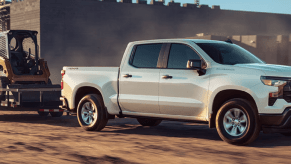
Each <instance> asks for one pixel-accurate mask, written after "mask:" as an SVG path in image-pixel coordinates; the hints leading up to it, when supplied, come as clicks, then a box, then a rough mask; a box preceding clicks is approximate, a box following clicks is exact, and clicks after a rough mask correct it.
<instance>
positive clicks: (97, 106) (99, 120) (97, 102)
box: [77, 94, 108, 131]
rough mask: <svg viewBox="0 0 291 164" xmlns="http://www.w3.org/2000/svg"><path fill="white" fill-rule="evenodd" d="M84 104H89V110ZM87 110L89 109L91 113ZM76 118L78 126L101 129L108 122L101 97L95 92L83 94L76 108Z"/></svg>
mask: <svg viewBox="0 0 291 164" xmlns="http://www.w3.org/2000/svg"><path fill="white" fill-rule="evenodd" d="M86 105H88V106H91V107H90V109H91V110H89V109H88V107H87V106H86ZM92 107H93V108H92ZM82 110H83V113H82ZM89 111H91V113H90V112H89ZM86 113H87V114H86ZM82 116H83V117H82ZM86 116H87V117H86ZM89 117H90V118H91V120H92V122H90V119H89ZM77 118H78V121H79V124H80V126H81V127H83V128H84V129H85V130H87V131H93V130H96V131H100V130H102V129H103V128H104V127H105V126H106V124H107V122H108V118H106V110H105V107H104V104H103V100H102V97H101V96H99V95H96V94H89V95H86V96H84V97H83V98H82V99H81V100H80V102H79V105H78V108H77Z"/></svg>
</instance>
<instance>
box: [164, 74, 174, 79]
mask: <svg viewBox="0 0 291 164" xmlns="http://www.w3.org/2000/svg"><path fill="white" fill-rule="evenodd" d="M162 78H163V79H171V78H173V76H170V75H163V76H162Z"/></svg>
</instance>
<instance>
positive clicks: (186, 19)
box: [11, 0, 291, 83]
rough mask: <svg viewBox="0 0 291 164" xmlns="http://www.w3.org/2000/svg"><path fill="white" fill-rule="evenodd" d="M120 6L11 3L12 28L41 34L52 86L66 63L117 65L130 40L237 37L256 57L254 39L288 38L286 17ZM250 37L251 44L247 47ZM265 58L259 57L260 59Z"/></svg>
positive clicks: (82, 0)
mask: <svg viewBox="0 0 291 164" xmlns="http://www.w3.org/2000/svg"><path fill="white" fill-rule="evenodd" d="M108 1H110V2H108ZM125 2H129V1H125V0H124V2H123V3H120V2H118V3H117V2H115V1H114V2H112V1H111V0H106V1H97V0H24V1H23V2H14V3H12V5H11V8H14V9H13V10H12V11H11V16H12V18H11V27H12V29H15V28H21V29H23V28H24V29H35V30H37V29H38V31H40V47H41V57H43V58H45V59H46V60H47V61H48V65H49V68H50V71H51V74H52V77H51V79H52V81H53V82H54V83H60V79H61V75H60V71H61V69H62V67H63V66H65V65H66V66H119V64H120V61H121V58H122V56H123V52H124V50H125V48H126V45H127V44H128V42H130V41H135V40H145V39H162V38H165V39H166V38H185V37H189V36H195V34H197V33H212V34H219V35H220V36H232V35H240V40H241V41H240V42H241V43H240V44H241V45H242V46H245V47H247V48H249V49H248V50H250V51H251V52H253V53H255V54H256V50H257V48H256V46H259V45H257V40H260V38H258V37H256V36H255V35H270V36H277V35H289V34H291V15H284V14H270V13H255V12H242V11H228V10H220V9H219V7H213V8H212V9H211V8H209V7H207V6H203V7H202V6H200V8H199V7H197V5H196V4H186V5H183V6H185V7H180V6H178V5H174V6H175V7H172V6H165V5H160V4H159V5H150V4H147V3H146V4H141V3H142V1H141V0H137V2H138V3H136V4H134V3H125ZM153 4H154V3H153ZM33 12H34V14H32V13H33ZM13 15H14V18H13ZM22 17H23V19H24V20H21V19H22ZM13 19H15V20H13ZM17 19H18V21H17ZM33 20H39V22H38V23H37V22H36V21H35V22H33ZM19 21H20V22H19ZM253 37H254V38H253ZM252 39H255V40H256V41H255V42H253V43H250V41H251V40H252ZM263 39H264V38H263ZM265 39H267V41H263V42H264V43H266V44H270V45H271V46H272V42H273V41H272V40H273V39H275V40H276V42H277V37H275V38H270V39H268V38H265ZM289 43H290V42H289ZM254 46H255V47H254ZM264 55H265V52H263V53H258V56H259V57H261V58H264V57H265V56H264ZM263 60H264V59H263ZM266 60H268V61H276V62H277V60H278V58H276V59H273V57H272V56H267V57H266ZM288 60H289V59H288Z"/></svg>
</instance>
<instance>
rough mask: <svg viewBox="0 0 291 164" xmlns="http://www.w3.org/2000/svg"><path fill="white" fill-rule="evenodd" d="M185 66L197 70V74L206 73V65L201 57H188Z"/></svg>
mask: <svg viewBox="0 0 291 164" xmlns="http://www.w3.org/2000/svg"><path fill="white" fill-rule="evenodd" d="M187 68H189V69H193V70H197V72H198V73H199V76H201V75H205V74H206V69H205V68H206V65H205V63H203V61H202V60H201V59H190V60H188V62H187Z"/></svg>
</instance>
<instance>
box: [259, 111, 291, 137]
mask: <svg viewBox="0 0 291 164" xmlns="http://www.w3.org/2000/svg"><path fill="white" fill-rule="evenodd" d="M260 123H261V125H262V129H263V132H264V133H288V132H291V107H288V108H286V109H285V110H284V112H283V113H282V114H260Z"/></svg>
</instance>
